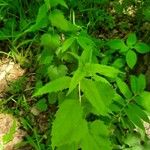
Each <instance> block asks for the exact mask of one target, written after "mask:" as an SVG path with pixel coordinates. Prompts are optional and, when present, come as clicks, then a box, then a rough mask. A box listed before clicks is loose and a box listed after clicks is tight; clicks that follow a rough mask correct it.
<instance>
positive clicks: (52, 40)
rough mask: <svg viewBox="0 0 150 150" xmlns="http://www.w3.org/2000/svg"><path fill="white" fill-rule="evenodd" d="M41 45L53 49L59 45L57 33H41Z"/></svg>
mask: <svg viewBox="0 0 150 150" xmlns="http://www.w3.org/2000/svg"><path fill="white" fill-rule="evenodd" d="M41 45H42V46H45V47H48V48H50V49H54V50H55V49H56V48H58V47H59V45H60V38H59V35H58V34H48V33H45V34H43V35H42V37H41Z"/></svg>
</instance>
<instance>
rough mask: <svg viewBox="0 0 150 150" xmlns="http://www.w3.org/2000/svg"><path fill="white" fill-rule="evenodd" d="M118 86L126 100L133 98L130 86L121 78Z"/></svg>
mask: <svg viewBox="0 0 150 150" xmlns="http://www.w3.org/2000/svg"><path fill="white" fill-rule="evenodd" d="M117 86H118V88H119V90H120V92H121V93H122V94H123V96H124V97H125V98H127V99H129V98H131V97H132V92H131V91H130V89H129V87H128V85H127V84H126V83H125V82H123V81H122V80H121V79H119V78H118V79H117Z"/></svg>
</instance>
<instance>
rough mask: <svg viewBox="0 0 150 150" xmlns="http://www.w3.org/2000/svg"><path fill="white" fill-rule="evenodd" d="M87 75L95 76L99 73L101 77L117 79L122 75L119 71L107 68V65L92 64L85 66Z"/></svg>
mask: <svg viewBox="0 0 150 150" xmlns="http://www.w3.org/2000/svg"><path fill="white" fill-rule="evenodd" d="M85 68H86V71H87V75H90V74H91V75H93V74H96V73H99V74H100V75H104V76H106V77H110V78H116V77H117V76H118V74H119V73H121V72H120V71H119V70H118V69H116V68H114V67H111V66H107V65H101V64H90V63H87V64H86V65H85Z"/></svg>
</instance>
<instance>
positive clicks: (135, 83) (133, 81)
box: [130, 75, 138, 94]
mask: <svg viewBox="0 0 150 150" xmlns="http://www.w3.org/2000/svg"><path fill="white" fill-rule="evenodd" d="M130 84H131V90H132V92H133V93H134V94H136V93H138V78H137V77H136V76H134V75H131V76H130Z"/></svg>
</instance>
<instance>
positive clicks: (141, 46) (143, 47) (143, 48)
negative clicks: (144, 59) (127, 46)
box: [134, 42, 150, 54]
mask: <svg viewBox="0 0 150 150" xmlns="http://www.w3.org/2000/svg"><path fill="white" fill-rule="evenodd" d="M134 48H135V50H136V51H137V52H139V53H141V54H145V53H148V52H150V46H149V45H147V44H145V43H143V42H139V43H137V44H136V45H135V47H134Z"/></svg>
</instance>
